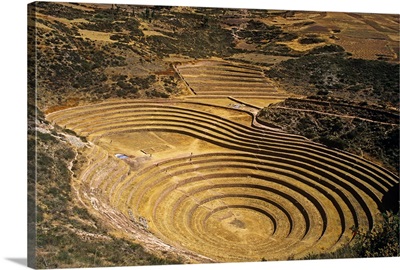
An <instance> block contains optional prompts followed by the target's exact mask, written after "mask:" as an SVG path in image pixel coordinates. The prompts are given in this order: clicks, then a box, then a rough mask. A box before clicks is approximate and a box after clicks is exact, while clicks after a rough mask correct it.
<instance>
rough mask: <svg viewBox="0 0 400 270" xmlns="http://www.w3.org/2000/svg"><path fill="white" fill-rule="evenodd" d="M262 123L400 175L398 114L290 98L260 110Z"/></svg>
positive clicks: (259, 116)
mask: <svg viewBox="0 0 400 270" xmlns="http://www.w3.org/2000/svg"><path fill="white" fill-rule="evenodd" d="M258 118H259V120H260V121H262V122H264V123H266V124H268V125H270V126H275V127H280V128H282V129H283V130H285V131H287V132H289V133H294V134H299V135H302V136H305V137H307V138H309V139H311V140H313V141H315V142H319V143H322V144H324V145H326V146H328V147H333V148H337V149H340V150H346V151H348V152H351V153H354V154H356V155H361V156H364V157H365V158H367V159H372V160H373V161H375V162H380V163H382V164H383V165H384V166H385V167H387V168H388V169H390V170H391V171H393V172H396V173H399V165H400V164H399V159H398V157H399V140H398V138H399V128H398V124H399V123H398V119H399V118H398V115H397V114H391V113H389V112H385V111H381V110H376V109H371V108H370V107H362V106H355V105H350V104H348V105H347V106H346V105H343V104H341V103H335V102H321V101H312V100H308V101H304V100H295V99H288V100H286V101H284V102H281V103H277V104H273V105H270V106H269V107H267V108H264V109H263V110H261V111H260V113H259V115H258Z"/></svg>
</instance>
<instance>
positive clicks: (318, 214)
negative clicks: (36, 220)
mask: <svg viewBox="0 0 400 270" xmlns="http://www.w3.org/2000/svg"><path fill="white" fill-rule="evenodd" d="M182 71H183V72H185V70H184V68H183V69H181V72H182ZM186 71H187V70H186ZM227 73H228V72H227ZM189 80H190V79H189ZM189 84H190V83H189ZM215 84H216V83H215ZM215 84H214V85H215ZM222 90H223V89H222ZM222 90H221V91H222ZM47 119H48V120H49V121H51V122H53V123H56V124H58V125H60V126H63V127H66V128H68V129H71V130H73V131H75V132H76V133H77V134H79V135H81V136H85V137H86V138H87V139H88V140H89V141H90V142H92V144H91V145H92V146H91V147H88V148H86V149H85V150H81V152H80V157H81V159H82V160H83V162H82V164H81V165H80V166H79V167H77V168H75V169H74V168H73V170H74V173H75V175H76V179H75V180H74V183H73V185H74V186H75V187H76V189H77V192H78V197H79V198H80V199H81V200H82V202H84V203H85V204H86V205H87V206H88V207H89V208H91V209H92V211H93V212H95V213H97V214H98V216H99V217H101V218H102V219H103V220H106V221H107V222H108V223H109V224H111V225H113V226H114V227H115V228H118V230H120V231H121V232H124V233H126V234H127V235H131V236H132V235H133V237H134V238H135V239H137V240H139V241H141V242H142V243H144V244H145V246H146V247H147V248H149V249H154V250H158V251H160V250H161V251H165V252H175V253H178V254H180V255H181V256H183V257H186V258H187V259H189V260H190V261H192V262H193V261H195V262H196V261H197V262H210V261H254V260H261V259H267V260H280V259H288V258H300V257H303V256H305V255H307V254H309V253H321V252H328V251H333V250H335V249H337V248H339V247H340V246H342V245H343V244H346V243H349V242H351V241H352V239H353V237H354V233H353V232H354V231H355V230H356V229H361V230H363V229H364V230H367V229H371V228H372V227H373V226H374V225H376V224H379V222H380V221H381V220H380V219H381V216H380V212H381V211H382V198H383V197H384V195H385V194H386V192H387V191H388V190H389V189H390V188H391V187H392V186H394V185H395V184H397V183H398V178H397V177H396V176H395V175H393V174H391V173H390V172H388V171H386V170H385V169H382V168H380V167H379V166H377V165H374V164H372V163H371V162H368V161H366V160H364V159H361V158H359V157H357V156H354V155H351V154H348V153H345V152H340V151H335V150H332V149H329V148H326V147H324V146H322V145H319V144H316V143H312V142H310V141H308V140H306V139H304V138H303V137H300V136H295V135H289V134H286V133H280V132H276V131H272V130H268V129H266V128H262V127H260V125H257V123H256V122H255V121H256V120H255V119H253V118H252V115H251V114H249V113H247V112H244V111H240V110H238V109H234V108H231V107H227V106H216V105H209V104H205V103H201V102H194V101H187V100H180V101H178V100H151V101H150V100H122V101H121V100H115V101H107V102H102V103H96V104H92V105H86V106H80V107H74V108H70V109H65V110H60V111H56V112H53V113H50V114H48V115H47ZM117 154H120V155H117Z"/></svg>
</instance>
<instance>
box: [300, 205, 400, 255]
mask: <svg viewBox="0 0 400 270" xmlns="http://www.w3.org/2000/svg"><path fill="white" fill-rule="evenodd" d="M382 216H383V220H384V221H383V224H382V225H381V226H378V227H375V228H373V229H372V230H370V231H358V230H357V229H356V228H353V231H354V233H355V234H356V235H355V239H354V240H353V242H352V243H350V244H347V245H345V246H344V247H342V248H340V249H338V250H336V251H335V252H331V253H325V254H310V255H308V256H306V257H305V258H304V259H306V260H307V259H337V258H370V257H397V256H399V254H400V248H399V223H400V219H399V216H398V214H393V213H392V212H386V213H384V214H383V215H382Z"/></svg>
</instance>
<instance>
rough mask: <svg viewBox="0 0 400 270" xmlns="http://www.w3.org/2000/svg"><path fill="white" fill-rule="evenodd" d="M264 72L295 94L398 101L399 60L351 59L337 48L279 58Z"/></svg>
mask: <svg viewBox="0 0 400 270" xmlns="http://www.w3.org/2000/svg"><path fill="white" fill-rule="evenodd" d="M326 48H329V47H326ZM331 48H332V47H331ZM332 49H334V47H333V48H332ZM315 50H317V49H315ZM337 50H338V48H336V49H335V50H334V51H337ZM314 52H315V51H314ZM266 75H267V76H270V77H272V78H274V79H275V80H278V81H279V82H280V83H281V84H283V85H284V86H285V89H287V90H288V91H292V92H294V93H296V94H302V95H306V96H312V95H317V94H320V95H329V96H332V97H339V98H344V99H347V100H355V101H365V100H368V101H370V102H372V103H376V104H381V105H383V106H395V107H397V106H398V105H399V95H398V90H399V64H391V63H387V62H384V61H378V60H363V59H353V58H349V57H347V56H346V55H345V54H343V53H340V52H339V53H333V54H317V55H314V54H312V55H305V56H302V57H299V58H297V59H290V60H287V61H284V62H281V63H280V64H278V65H276V66H274V67H272V68H271V69H270V70H268V71H266Z"/></svg>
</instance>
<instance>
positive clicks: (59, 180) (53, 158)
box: [28, 106, 182, 268]
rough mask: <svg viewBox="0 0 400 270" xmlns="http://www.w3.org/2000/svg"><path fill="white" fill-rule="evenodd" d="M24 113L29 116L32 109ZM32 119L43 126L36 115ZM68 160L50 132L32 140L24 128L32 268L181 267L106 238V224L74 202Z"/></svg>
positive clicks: (70, 155) (71, 153) (69, 153)
mask: <svg viewBox="0 0 400 270" xmlns="http://www.w3.org/2000/svg"><path fill="white" fill-rule="evenodd" d="M30 108H31V109H30V116H32V117H33V115H34V114H33V110H34V109H35V107H34V106H30ZM39 115H41V112H40V111H39ZM32 119H33V118H32ZM38 120H39V121H41V122H43V121H44V120H43V119H42V118H41V117H40V116H39V119H38ZM57 129H60V128H59V127H57ZM58 132H65V133H71V132H69V131H67V130H63V129H60V130H56V131H53V133H55V134H56V135H57V136H58V137H62V134H60V133H58ZM35 156H36V159H35V158H34V157H35ZM74 158H75V150H74V149H73V148H72V147H70V146H69V145H68V144H66V143H64V142H61V141H60V140H59V139H58V138H56V137H54V136H53V135H52V134H50V133H42V132H37V137H36V139H35V132H33V129H30V131H29V134H28V190H29V191H30V192H28V198H29V199H28V201H29V203H30V204H29V209H30V210H31V211H30V212H29V220H30V224H31V225H32V227H31V228H36V237H37V238H36V239H31V243H32V244H35V245H37V248H36V256H37V257H36V268H66V267H101V266H115V265H120V266H124V265H126V266H127V265H129V266H132V265H153V264H157V265H160V264H178V263H182V262H181V261H180V260H179V259H176V258H160V257H156V256H154V255H152V254H150V253H148V252H146V251H145V250H144V249H143V247H142V246H140V245H139V244H136V243H134V242H131V241H129V240H124V239H120V238H117V237H115V236H112V235H110V234H109V233H108V227H107V226H106V225H104V224H103V223H101V222H100V221H99V220H97V219H95V218H94V217H93V216H92V215H91V214H90V213H89V212H88V211H87V209H86V208H84V207H83V206H81V205H79V204H78V203H76V202H74V200H73V193H72V190H71V183H70V181H71V175H72V173H71V171H70V170H69V169H68V166H69V164H70V163H71V162H72V161H73V160H74ZM35 161H37V163H35ZM35 173H37V175H35ZM35 176H36V177H35ZM35 179H36V181H35ZM35 190H36V197H35ZM35 203H36V205H35ZM34 209H36V211H37V212H36V213H35V211H34ZM35 225H36V226H35ZM31 235H33V236H35V234H31ZM116 250H118V252H116Z"/></svg>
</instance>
